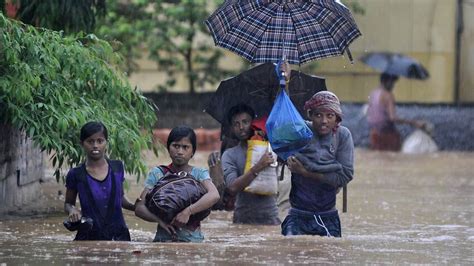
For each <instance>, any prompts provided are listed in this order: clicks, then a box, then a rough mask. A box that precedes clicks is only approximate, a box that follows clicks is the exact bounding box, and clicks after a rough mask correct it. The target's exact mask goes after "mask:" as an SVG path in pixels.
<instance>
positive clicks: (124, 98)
mask: <svg viewBox="0 0 474 266" xmlns="http://www.w3.org/2000/svg"><path fill="white" fill-rule="evenodd" d="M114 60H117V57H116V55H115V54H114V53H113V50H112V47H111V46H110V45H109V44H108V43H107V42H105V41H101V40H100V39H98V38H96V37H95V36H94V35H87V36H83V37H81V38H79V39H78V38H72V37H63V36H62V35H61V34H60V33H58V32H54V31H50V30H46V29H36V28H34V27H31V26H26V25H25V24H22V23H20V22H16V21H11V20H8V19H6V18H5V17H4V16H3V15H2V14H0V110H1V116H0V118H1V119H2V120H3V121H2V122H6V123H10V124H12V125H13V126H15V127H17V128H18V129H20V130H23V131H25V132H26V133H27V135H28V136H29V137H30V138H32V139H33V141H34V142H35V143H36V144H38V146H39V147H40V148H41V149H42V150H44V151H47V152H48V153H50V154H53V155H52V157H51V159H52V163H53V166H54V167H55V168H56V172H55V176H56V178H57V179H59V178H60V176H61V174H62V173H61V172H60V168H61V167H63V166H66V165H67V166H69V167H71V166H73V165H75V164H77V163H79V162H81V161H83V159H84V158H83V157H84V155H83V154H82V152H81V151H82V149H81V147H80V144H79V138H78V135H79V130H80V127H81V126H82V125H83V124H84V123H86V122H87V121H91V120H99V121H102V122H103V123H104V124H105V125H106V126H107V128H108V129H109V132H110V133H109V134H110V138H109V144H110V145H109V148H108V150H109V154H110V157H111V158H117V159H121V160H123V161H124V162H125V166H126V170H127V172H129V173H132V174H136V175H137V178H138V179H139V178H140V176H141V175H143V174H145V173H146V172H147V167H146V165H145V164H144V163H143V161H142V160H141V151H142V149H150V148H153V143H152V137H151V136H152V132H151V128H152V127H153V125H154V124H155V122H156V116H155V107H154V105H153V104H151V103H150V102H149V101H148V100H147V99H146V98H145V97H144V96H142V95H141V94H140V93H139V92H138V91H137V90H136V89H135V90H132V89H131V88H130V85H129V84H128V83H127V81H126V79H125V77H124V76H123V75H121V74H120V73H119V72H118V71H117V70H116V69H114V68H113V65H112V64H111V63H110V62H111V61H114ZM155 153H156V150H155Z"/></svg>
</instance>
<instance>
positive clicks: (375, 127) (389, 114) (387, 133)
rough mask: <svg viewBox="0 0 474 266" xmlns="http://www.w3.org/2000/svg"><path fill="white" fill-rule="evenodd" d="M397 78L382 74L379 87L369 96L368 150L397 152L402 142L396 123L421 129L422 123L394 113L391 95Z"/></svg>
mask: <svg viewBox="0 0 474 266" xmlns="http://www.w3.org/2000/svg"><path fill="white" fill-rule="evenodd" d="M397 80H398V76H394V75H390V74H386V73H383V74H382V75H381V76H380V85H379V87H377V88H376V89H374V90H373V91H372V92H371V93H370V96H369V106H368V110H367V122H368V123H369V128H370V148H372V149H374V150H386V151H399V150H400V149H401V145H402V141H401V137H400V133H399V132H398V130H397V128H396V127H395V124H396V123H404V124H409V125H411V126H414V127H417V128H422V127H423V126H424V123H423V122H421V121H416V120H409V119H402V118H399V117H398V116H397V115H396V112H395V97H394V95H393V93H392V90H393V87H394V85H395V82H396V81H397Z"/></svg>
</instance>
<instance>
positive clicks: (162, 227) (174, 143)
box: [135, 126, 219, 242]
mask: <svg viewBox="0 0 474 266" xmlns="http://www.w3.org/2000/svg"><path fill="white" fill-rule="evenodd" d="M166 147H167V149H168V153H169V156H170V157H171V164H170V165H169V166H168V167H167V168H169V171H172V172H173V173H179V172H181V171H183V172H186V173H188V174H190V175H192V177H193V178H195V179H196V180H198V181H199V182H201V184H202V185H203V186H204V187H205V189H206V190H207V193H206V194H204V195H203V196H202V197H201V198H200V199H199V200H198V201H197V202H195V203H193V204H191V205H190V206H188V207H187V208H185V209H184V210H182V211H181V212H180V213H178V214H177V215H176V217H175V218H174V219H173V221H172V222H171V223H169V224H168V223H165V222H164V221H163V220H162V219H161V218H160V217H157V216H156V215H155V214H153V213H152V212H150V211H149V210H148V208H147V207H146V205H145V198H146V195H147V194H148V193H149V192H150V191H151V190H152V189H153V187H154V186H155V184H156V183H157V182H158V180H160V179H161V178H163V176H164V175H165V174H166V173H165V171H166V169H163V167H154V168H153V169H152V170H151V171H150V173H149V174H148V177H147V179H146V180H145V188H144V190H143V192H142V193H141V196H140V198H139V199H137V203H136V209H135V214H136V215H137V216H138V217H140V218H142V219H143V220H145V221H149V222H155V223H158V227H157V230H156V234H155V238H154V240H153V241H154V242H172V241H173V242H202V241H203V240H204V235H203V234H202V232H201V224H200V222H190V223H188V222H189V218H190V216H191V215H193V214H196V213H198V212H201V211H203V210H206V209H209V208H211V206H212V205H214V204H215V203H216V202H217V201H218V200H219V193H218V192H217V189H216V187H215V186H214V184H213V183H212V181H211V179H210V177H209V172H208V170H207V169H203V168H198V167H194V166H192V165H190V164H189V160H191V158H192V157H193V156H194V153H195V152H196V148H197V147H196V134H195V132H194V130H193V129H192V128H190V127H187V126H178V127H175V128H173V129H172V130H171V132H170V134H169V136H168V140H167V142H166Z"/></svg>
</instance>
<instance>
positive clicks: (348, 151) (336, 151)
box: [290, 126, 354, 212]
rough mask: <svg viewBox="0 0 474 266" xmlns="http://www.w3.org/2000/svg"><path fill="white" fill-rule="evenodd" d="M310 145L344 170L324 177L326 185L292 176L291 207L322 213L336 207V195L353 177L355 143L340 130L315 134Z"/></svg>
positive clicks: (319, 154) (348, 132)
mask: <svg viewBox="0 0 474 266" xmlns="http://www.w3.org/2000/svg"><path fill="white" fill-rule="evenodd" d="M310 145H312V146H313V147H312V148H313V150H315V152H316V153H318V157H320V158H322V159H324V160H325V161H332V160H335V161H337V162H338V163H339V164H341V166H342V168H341V169H339V170H337V171H333V172H328V173H324V174H323V181H319V180H315V179H312V178H305V177H303V176H300V175H297V174H292V176H291V192H290V204H291V206H292V207H293V208H296V209H300V210H305V211H311V212H322V211H328V210H332V209H334V208H335V206H336V194H337V192H338V190H339V188H340V187H342V186H344V185H345V184H347V183H348V182H349V181H351V180H352V178H353V175H354V143H353V141H352V135H351V132H350V131H349V130H348V129H347V128H346V127H343V126H340V127H339V128H338V130H337V131H336V133H335V134H327V135H322V136H320V135H318V134H317V133H314V135H313V139H312V140H311V143H310Z"/></svg>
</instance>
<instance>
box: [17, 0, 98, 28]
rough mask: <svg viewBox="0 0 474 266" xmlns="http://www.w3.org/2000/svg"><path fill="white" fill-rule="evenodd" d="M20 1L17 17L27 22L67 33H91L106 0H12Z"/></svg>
mask: <svg viewBox="0 0 474 266" xmlns="http://www.w3.org/2000/svg"><path fill="white" fill-rule="evenodd" d="M11 1H14V2H17V3H19V6H20V9H19V10H18V13H17V18H18V19H19V20H21V21H23V22H24V23H26V24H30V25H34V26H37V27H43V28H48V29H52V30H63V31H65V32H66V33H75V32H79V31H84V32H87V33H91V32H92V31H93V29H94V26H95V23H96V17H97V16H99V15H102V16H103V15H104V14H105V6H106V5H105V2H106V0H60V1H58V0H41V1H38V0H11Z"/></svg>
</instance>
